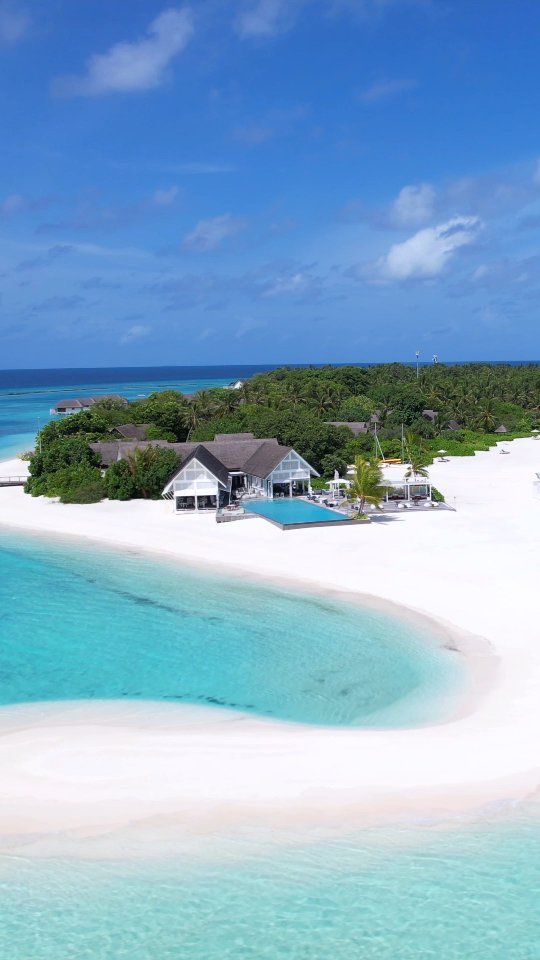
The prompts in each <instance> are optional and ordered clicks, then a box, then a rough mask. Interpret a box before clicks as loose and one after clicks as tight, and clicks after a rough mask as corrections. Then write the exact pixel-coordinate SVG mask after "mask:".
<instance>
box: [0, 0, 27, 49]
mask: <svg viewBox="0 0 540 960" xmlns="http://www.w3.org/2000/svg"><path fill="white" fill-rule="evenodd" d="M29 27H30V17H29V16H28V14H27V13H26V11H25V10H23V9H22V8H21V7H19V6H18V5H17V4H16V3H11V2H10V0H0V43H4V44H7V45H10V44H12V43H17V41H18V40H22V38H23V37H24V36H25V34H26V33H27V32H28V29H29Z"/></svg>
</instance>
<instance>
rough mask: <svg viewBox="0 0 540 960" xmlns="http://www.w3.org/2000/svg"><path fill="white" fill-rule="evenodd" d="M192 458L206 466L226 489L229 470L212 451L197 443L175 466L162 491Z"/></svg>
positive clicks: (165, 489) (165, 490)
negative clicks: (178, 464)
mask: <svg viewBox="0 0 540 960" xmlns="http://www.w3.org/2000/svg"><path fill="white" fill-rule="evenodd" d="M193 460H197V461H198V462H199V463H200V464H201V465H202V466H203V467H206V469H207V470H209V471H210V473H211V474H212V475H213V476H214V477H215V478H216V480H217V481H218V482H219V483H220V484H221V485H222V486H223V487H225V489H226V490H228V488H229V471H228V470H227V468H226V467H225V466H224V465H223V464H222V463H221V462H220V461H219V460H218V459H217V457H215V456H214V454H213V453H210V451H209V450H207V449H206V447H204V446H203V445H202V444H198V445H197V446H196V447H195V449H194V450H192V451H191V453H190V454H189V455H188V456H187V457H186V459H185V460H184V461H183V462H182V463H181V464H180V466H179V467H177V468H176V470H175V471H174V473H173V474H171V476H170V477H169V479H168V480H167V483H166V484H165V487H164V490H163V493H166V492H167V490H168V489H169V487H170V486H171V484H172V483H174V481H175V480H176V478H177V477H178V476H179V475H180V474H181V473H183V471H184V470H185V469H186V467H187V466H188V465H189V464H190V463H192V461H193Z"/></svg>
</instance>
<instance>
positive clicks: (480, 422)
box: [474, 400, 497, 433]
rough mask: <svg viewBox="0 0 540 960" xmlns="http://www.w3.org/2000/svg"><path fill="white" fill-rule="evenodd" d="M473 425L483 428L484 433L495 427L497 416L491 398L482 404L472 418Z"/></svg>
mask: <svg viewBox="0 0 540 960" xmlns="http://www.w3.org/2000/svg"><path fill="white" fill-rule="evenodd" d="M474 425H475V426H477V427H480V429H481V430H485V431H486V433H490V432H491V431H493V430H494V429H495V427H496V426H497V418H496V415H495V410H494V407H493V403H492V401H491V400H487V401H486V402H485V403H484V404H482V408H481V410H480V411H479V412H478V413H477V415H476V417H475V418H474Z"/></svg>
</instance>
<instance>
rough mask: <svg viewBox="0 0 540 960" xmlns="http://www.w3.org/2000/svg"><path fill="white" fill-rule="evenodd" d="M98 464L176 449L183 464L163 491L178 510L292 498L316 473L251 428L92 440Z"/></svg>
mask: <svg viewBox="0 0 540 960" xmlns="http://www.w3.org/2000/svg"><path fill="white" fill-rule="evenodd" d="M90 446H91V448H92V450H93V451H94V452H95V453H97V454H98V456H99V458H100V462H101V464H102V466H104V467H107V466H110V464H111V463H114V462H116V461H117V460H122V459H124V458H125V457H127V456H128V455H129V454H130V453H133V452H134V451H135V450H137V449H144V448H145V447H148V446H159V447H164V448H165V449H169V450H174V451H175V452H176V453H177V454H178V455H179V456H180V457H181V464H180V466H179V467H178V469H177V470H176V471H175V473H174V475H173V476H172V477H171V478H170V479H169V481H168V483H167V484H166V486H165V488H164V490H163V493H162V496H163V497H164V498H165V499H166V500H172V501H173V503H174V509H175V512H177V513H187V512H189V513H192V512H199V511H203V510H216V509H218V508H222V507H226V506H229V505H231V504H234V503H238V502H239V501H243V500H251V499H255V498H265V499H268V500H271V499H273V498H275V497H287V498H289V497H294V496H298V495H301V494H303V493H307V492H308V490H309V482H310V479H311V477H318V476H319V474H318V473H317V471H316V470H315V469H314V467H312V466H311V465H310V464H309V463H308V462H307V460H304V458H303V457H302V456H301V455H300V454H299V453H297V451H296V450H294V449H293V448H292V447H286V446H282V445H281V444H280V443H278V441H277V440H276V439H270V438H265V439H259V440H258V439H256V438H255V437H254V436H253V434H252V433H237V434H217V435H216V437H215V438H214V440H211V441H205V442H201V443H168V442H167V441H165V440H153V441H138V442H137V441H135V442H127V443H125V442H122V441H119V442H117V441H114V442H113V441H111V442H110V443H109V442H105V443H93V444H90Z"/></svg>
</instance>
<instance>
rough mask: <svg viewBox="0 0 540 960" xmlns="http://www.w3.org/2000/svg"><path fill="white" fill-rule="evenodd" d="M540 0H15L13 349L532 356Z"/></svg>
mask: <svg viewBox="0 0 540 960" xmlns="http://www.w3.org/2000/svg"><path fill="white" fill-rule="evenodd" d="M539 26H540V9H539V7H538V2H537V0H516V2H514V3H509V2H508V0H475V2H474V3H469V2H466V0H198V2H196V3H192V4H191V5H185V6H184V5H179V6H176V5H174V6H167V5H166V4H162V3H160V2H149V0H130V2H129V3H127V2H126V0H76V2H74V0H40V2H37V0H26V2H25V0H0V58H1V60H2V66H3V75H4V83H3V85H2V90H1V92H0V97H1V108H2V116H3V137H2V151H1V152H0V278H1V279H0V283H1V300H0V367H33V366H35V367H46V366H92V365H103V366H105V365H124V364H125V365H138V364H141V365H144V364H158V363H164V364H170V363H178V364H189V363H202V364H205V363H208V364H213V363H215V364H220V363H243V362H245V363H250V362H252V363H273V362H282V361H284V362H285V361H286V362H310V361H313V362H322V361H343V362H346V361H363V360H366V361H367V360H372V361H377V360H393V359H398V360H410V359H413V358H414V352H415V350H417V349H418V350H420V352H421V356H422V358H423V359H426V360H428V359H430V358H431V356H432V354H433V353H437V354H438V355H439V357H440V358H441V359H443V360H444V359H447V360H452V359H485V358H488V359H527V358H530V359H538V358H539V357H540V348H539V346H538V328H539V325H538V310H539V305H540V134H539V132H538V122H537V117H536V114H537V104H536V101H537V94H538V89H539V74H540V59H539V57H538V35H539Z"/></svg>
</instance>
